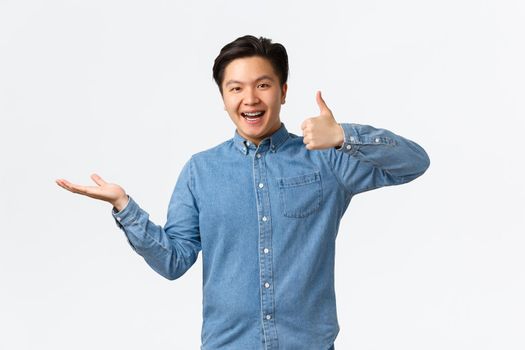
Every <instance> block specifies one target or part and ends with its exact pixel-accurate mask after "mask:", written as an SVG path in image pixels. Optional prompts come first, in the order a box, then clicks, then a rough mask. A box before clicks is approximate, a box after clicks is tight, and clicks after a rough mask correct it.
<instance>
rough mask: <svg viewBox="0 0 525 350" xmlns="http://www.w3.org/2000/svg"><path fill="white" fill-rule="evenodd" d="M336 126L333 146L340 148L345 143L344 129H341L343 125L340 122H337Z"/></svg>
mask: <svg viewBox="0 0 525 350" xmlns="http://www.w3.org/2000/svg"><path fill="white" fill-rule="evenodd" d="M337 126H338V128H337V130H338V133H337V140H336V145H335V147H337V148H341V147H343V145H344V143H345V130H344V129H343V126H342V125H341V124H339V123H337Z"/></svg>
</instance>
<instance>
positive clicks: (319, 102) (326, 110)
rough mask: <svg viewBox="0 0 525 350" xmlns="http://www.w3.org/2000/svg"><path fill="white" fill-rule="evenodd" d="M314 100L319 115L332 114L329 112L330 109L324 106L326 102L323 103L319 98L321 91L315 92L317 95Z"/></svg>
mask: <svg viewBox="0 0 525 350" xmlns="http://www.w3.org/2000/svg"><path fill="white" fill-rule="evenodd" d="M315 99H316V100H317V105H318V106H319V110H320V111H321V114H326V113H329V114H331V113H332V112H331V111H330V108H328V106H327V105H326V102H324V100H323V97H322V96H321V91H317V95H316V96H315Z"/></svg>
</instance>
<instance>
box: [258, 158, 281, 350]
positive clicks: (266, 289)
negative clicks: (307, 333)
mask: <svg viewBox="0 0 525 350" xmlns="http://www.w3.org/2000/svg"><path fill="white" fill-rule="evenodd" d="M254 165H255V166H254V169H255V172H254V175H255V177H256V178H255V180H256V182H255V183H256V184H257V186H256V187H257V191H256V192H257V203H258V204H259V209H258V211H259V215H260V216H259V218H260V219H259V220H260V225H259V244H260V246H261V247H264V248H263V249H262V253H263V254H261V255H260V257H259V261H260V267H259V268H260V279H261V284H262V287H263V288H262V295H261V297H262V300H261V302H262V303H261V306H262V310H261V313H262V315H263V331H264V338H265V344H266V349H274V348H277V346H278V345H277V344H278V340H277V331H276V329H275V322H274V320H273V317H272V315H273V313H274V310H273V308H274V300H273V288H271V287H272V284H273V282H272V281H273V268H272V258H271V254H270V248H271V244H272V239H271V237H272V227H271V226H272V225H271V220H270V215H269V214H270V207H269V205H268V204H269V202H270V198H269V194H268V191H267V190H266V186H265V184H267V183H268V182H267V181H266V169H265V163H264V160H263V156H262V154H261V153H259V152H258V151H257V152H256V153H255V158H254Z"/></svg>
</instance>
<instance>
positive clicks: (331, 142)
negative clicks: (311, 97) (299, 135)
mask: <svg viewBox="0 0 525 350" xmlns="http://www.w3.org/2000/svg"><path fill="white" fill-rule="evenodd" d="M316 100H317V105H318V106H319V111H320V113H319V115H318V116H316V117H312V118H308V119H305V121H303V123H302V124H301V129H302V130H303V143H304V144H305V145H306V148H307V149H308V150H315V149H325V148H331V147H336V146H340V145H342V144H343V142H344V131H343V128H342V127H341V125H339V124H338V123H337V122H336V120H335V118H334V115H333V114H332V111H331V110H330V108H328V106H327V105H326V102H325V101H324V100H323V98H322V97H321V91H317V95H316Z"/></svg>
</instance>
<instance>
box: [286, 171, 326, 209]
mask: <svg viewBox="0 0 525 350" xmlns="http://www.w3.org/2000/svg"><path fill="white" fill-rule="evenodd" d="M278 182H279V196H280V200H281V206H282V208H283V214H284V216H287V217H291V218H304V217H306V216H308V215H310V214H312V213H314V212H316V211H317V210H318V209H319V208H320V207H321V201H322V198H323V189H322V186H321V175H320V173H319V172H315V173H311V174H305V175H298V176H293V177H283V178H280V179H278Z"/></svg>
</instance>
